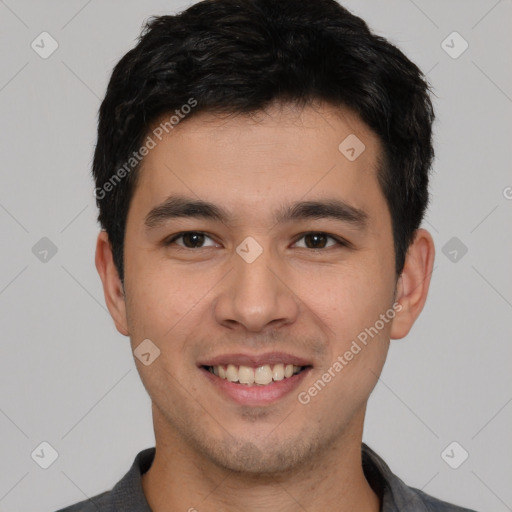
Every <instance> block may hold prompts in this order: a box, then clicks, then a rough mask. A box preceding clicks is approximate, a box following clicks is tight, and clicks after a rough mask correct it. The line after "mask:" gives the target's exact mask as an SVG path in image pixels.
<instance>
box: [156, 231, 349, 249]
mask: <svg viewBox="0 0 512 512" xmlns="http://www.w3.org/2000/svg"><path fill="white" fill-rule="evenodd" d="M190 233H193V234H198V235H205V236H206V237H208V238H210V239H211V240H213V239H212V237H211V236H210V235H208V233H205V232H204V231H182V232H181V233H177V234H176V235H173V236H172V237H171V238H170V239H168V240H166V241H165V242H164V245H165V246H166V247H167V246H170V245H173V244H174V243H175V241H176V240H178V239H180V238H182V237H183V235H186V234H190ZM307 235H326V236H327V238H330V239H331V240H334V241H335V242H336V244H337V245H338V246H341V247H351V244H350V243H349V242H348V241H346V240H344V239H343V238H339V237H337V236H334V235H331V234H330V233H326V232H325V231H307V232H306V233H302V234H301V236H300V237H299V238H297V239H296V240H295V242H294V244H296V243H297V242H298V241H299V240H301V239H302V238H304V237H305V236H307ZM177 247H178V248H179V249H184V250H188V251H197V250H199V249H205V247H196V248H192V247H184V246H180V245H178V246H177ZM333 247H334V246H330V247H325V248H322V247H320V248H318V249H309V248H308V247H302V249H309V250H310V251H326V250H327V249H332V248H333Z"/></svg>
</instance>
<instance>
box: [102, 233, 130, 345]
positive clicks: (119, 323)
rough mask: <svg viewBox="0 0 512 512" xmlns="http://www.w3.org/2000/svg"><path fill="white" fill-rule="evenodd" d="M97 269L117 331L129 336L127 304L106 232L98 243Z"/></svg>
mask: <svg viewBox="0 0 512 512" xmlns="http://www.w3.org/2000/svg"><path fill="white" fill-rule="evenodd" d="M95 264H96V269H97V270H98V274H99V275H100V278H101V282H102V283H103V293H104V296H105V303H106V304H107V308H108V310H109V312H110V315H111V316H112V319H113V320H114V323H115V326H116V328H117V330H118V331H119V332H120V333H121V334H123V335H124V336H128V335H129V332H128V324H127V319H126V302H125V296H124V291H123V286H122V283H121V280H120V279H119V273H118V271H117V268H116V266H115V264H114V258H113V255H112V247H111V245H110V240H109V238H108V234H107V232H106V231H104V230H102V231H100V233H99V235H98V239H97V242H96V256H95Z"/></svg>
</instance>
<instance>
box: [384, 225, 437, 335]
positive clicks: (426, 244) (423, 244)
mask: <svg viewBox="0 0 512 512" xmlns="http://www.w3.org/2000/svg"><path fill="white" fill-rule="evenodd" d="M434 254H435V248H434V241H433V240H432V236H431V235H430V233H429V232H428V231H427V230H425V229H418V230H416V232H415V237H414V241H413V242H412V244H411V245H410V246H409V249H408V250H407V255H406V258H405V265H404V269H403V271H402V274H401V275H400V277H399V279H398V283H397V296H396V302H397V303H398V304H399V305H397V306H396V311H397V313H396V315H395V318H394V319H393V324H392V326H391V333H390V336H391V338H392V339H399V338H403V337H404V336H407V334H408V333H409V331H410V330H411V327H412V326H413V324H414V322H415V321H416V318H418V316H419V314H420V313H421V311H422V309H423V306H424V305H425V301H426V300H427V294H428V289H429V286H430V276H431V275H432V269H433V266H434Z"/></svg>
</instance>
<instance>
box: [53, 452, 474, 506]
mask: <svg viewBox="0 0 512 512" xmlns="http://www.w3.org/2000/svg"><path fill="white" fill-rule="evenodd" d="M361 452H362V461H363V471H364V474H365V477H366V479H367V480H368V483H369V484H370V485H371V487H372V489H373V490H374V491H375V492H376V493H377V495H378V496H379V498H380V501H381V503H382V507H381V512H475V511H474V510H470V509H467V508H461V507H457V506H455V505H451V504H450V503H447V502H445V501H440V500H438V499H437V498H434V497H432V496H429V495H428V494H425V493H424V492H423V491H420V490H419V489H415V488H413V487H409V486H407V485H406V484H405V483H404V482H402V480H400V478H398V477H397V476H396V475H394V474H393V473H392V472H391V470H390V469H389V467H388V466H387V464H386V463H385V462H384V461H383V460H382V459H381V458H380V457H379V456H378V455H377V454H376V453H375V452H374V451H373V450H372V449H371V448H370V447H369V446H367V445H366V444H365V443H362V446H361ZM154 456H155V448H146V449H145V450H143V451H141V452H139V453H138V454H137V456H136V457H135V460H134V462H133V465H132V467H131V468H130V470H129V471H128V472H127V473H126V475H124V477H123V478H122V479H121V480H120V481H119V482H118V483H117V484H116V485H115V486H114V488H113V489H112V490H111V491H105V492H103V493H101V494H98V495H97V496H94V497H92V498H90V499H88V500H85V501H81V502H80V503H76V504H75V505H71V506H70V507H67V508H63V509H61V510H59V511H57V512H121V511H122V512H151V509H150V508H149V505H148V502H147V501H146V498H145V496H144V493H143V491H142V481H141V475H142V474H143V473H145V472H146V471H147V470H148V469H149V468H150V466H151V464H152V462H153V458H154Z"/></svg>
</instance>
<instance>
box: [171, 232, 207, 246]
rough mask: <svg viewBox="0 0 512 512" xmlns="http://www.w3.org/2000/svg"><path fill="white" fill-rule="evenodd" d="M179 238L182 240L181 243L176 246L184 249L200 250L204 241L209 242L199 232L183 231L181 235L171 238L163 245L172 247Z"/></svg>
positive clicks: (205, 236) (204, 235)
mask: <svg viewBox="0 0 512 512" xmlns="http://www.w3.org/2000/svg"><path fill="white" fill-rule="evenodd" d="M180 238H181V239H182V240H183V243H181V244H176V245H178V246H180V247H185V248H186V249H201V248H202V247H203V244H204V241H205V239H207V238H209V239H210V240H211V238H210V237H209V236H208V235H206V234H205V233H202V232H201V231H185V232H183V233H179V234H177V235H176V236H173V237H172V238H171V239H170V240H168V241H167V242H166V243H165V245H173V244H175V242H176V240H179V239H180ZM205 247H208V246H205Z"/></svg>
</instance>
